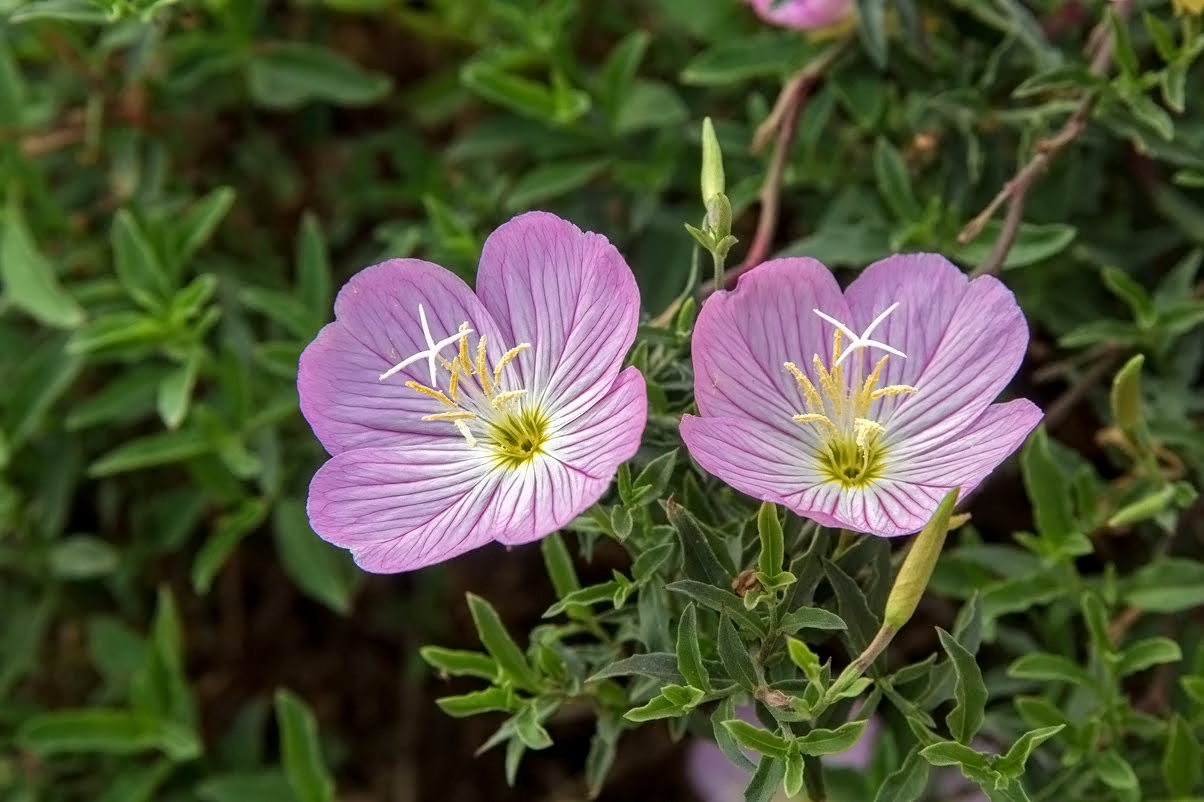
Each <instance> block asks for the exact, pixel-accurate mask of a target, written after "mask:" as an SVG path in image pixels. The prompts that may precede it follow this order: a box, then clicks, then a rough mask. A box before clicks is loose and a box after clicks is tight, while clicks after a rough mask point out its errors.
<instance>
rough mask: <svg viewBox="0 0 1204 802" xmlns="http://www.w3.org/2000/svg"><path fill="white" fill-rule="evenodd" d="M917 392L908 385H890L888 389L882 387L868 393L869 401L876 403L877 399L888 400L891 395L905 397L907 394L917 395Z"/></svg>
mask: <svg viewBox="0 0 1204 802" xmlns="http://www.w3.org/2000/svg"><path fill="white" fill-rule="evenodd" d="M918 392H919V390H917V389H916V388H914V387H912V386H911V385H910V384H892V385H890V386H889V387H883V388H881V389H879V390H875V391H874V392H872V393H870V400H871V401H877V400H878V399H879V398H889V397H890V396H892V395H905V394H907V393H918Z"/></svg>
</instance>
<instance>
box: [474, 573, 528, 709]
mask: <svg viewBox="0 0 1204 802" xmlns="http://www.w3.org/2000/svg"><path fill="white" fill-rule="evenodd" d="M467 598H468V609H469V612H470V613H472V621H473V624H475V625H476V628H477V635H478V636H479V637H480V639H481V643H482V645H484V647H485V651H487V652H489V654H491V655H493V659H494V660H497V664H498V666H499V667H500V668H501V670H502V673H503V674H505V675H506V676H507V677H508V678H509V679H510V681H511V682H513V683H514V684H515V685H517V686H518V687H520V688H523V689H524V690H535V689H536V688H537V687H538V686H539V677H538V675H536V673H535V671H534V670H533V669H532V668H531V664H530V663H528V662H527V657H526V655H524V654H523V651H522V649H520V648H518V644H517V643H515V642H514V639H513V638H511V637H510V633H509V632H507V631H506V627H505V625H504V624H502V619H501V618H500V617H499V616H498V614H497V611H496V610H494V609H493V606H492V605H490V604H489V602H487V601H485V600H484V599H482V598H481V597H480V596H477V595H474V594H472V593H469V594H468V596H467Z"/></svg>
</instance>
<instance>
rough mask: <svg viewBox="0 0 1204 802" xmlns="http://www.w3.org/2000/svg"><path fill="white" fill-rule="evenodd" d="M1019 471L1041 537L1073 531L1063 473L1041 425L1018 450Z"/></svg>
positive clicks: (1060, 537) (1058, 537)
mask: <svg viewBox="0 0 1204 802" xmlns="http://www.w3.org/2000/svg"><path fill="white" fill-rule="evenodd" d="M1020 470H1021V473H1022V474H1023V476H1024V487H1025V489H1026V490H1027V491H1028V497H1029V499H1031V500H1032V503H1033V514H1034V517H1035V518H1036V524H1037V532H1038V533H1039V534H1040V535H1041V537H1043V538H1048V539H1050V540H1051V541H1055V542H1058V541H1064V540H1065V539H1067V538H1068V537H1070V536H1071V535H1072V534H1074V533H1075V532H1077V531H1078V528H1077V526H1076V525H1075V521H1074V511H1073V509H1072V508H1071V494H1070V488H1069V486H1068V485H1067V480H1066V474H1065V472H1064V471H1063V470H1062V468H1061V466H1060V465H1059V464H1058V463H1057V461H1056V460H1055V459H1054V456H1053V452H1052V451H1051V449H1050V446H1049V436H1048V435H1047V434H1046V432H1045V427H1044V426H1039V427H1037V429H1036V430H1035V431H1034V432H1033V433H1032V435H1030V436H1029V439H1028V442H1027V443H1026V444H1025V446H1024V449H1023V451H1021V452H1020Z"/></svg>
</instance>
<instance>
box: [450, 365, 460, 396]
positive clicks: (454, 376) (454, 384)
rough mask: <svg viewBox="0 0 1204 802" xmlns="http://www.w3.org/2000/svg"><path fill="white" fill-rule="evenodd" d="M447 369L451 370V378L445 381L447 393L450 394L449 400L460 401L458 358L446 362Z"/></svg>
mask: <svg viewBox="0 0 1204 802" xmlns="http://www.w3.org/2000/svg"><path fill="white" fill-rule="evenodd" d="M448 370H449V371H451V378H450V379H448V381H447V394H448V395H449V396H451V400H452V401H453V402H454V403H456V404H459V403H460V393H459V390H460V360H458V359H457V360H456V361H455V362H450V363H448Z"/></svg>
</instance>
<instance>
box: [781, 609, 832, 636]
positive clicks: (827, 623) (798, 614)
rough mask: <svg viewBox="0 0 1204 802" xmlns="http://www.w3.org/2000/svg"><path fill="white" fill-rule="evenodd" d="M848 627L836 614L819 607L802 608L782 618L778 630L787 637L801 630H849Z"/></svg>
mask: <svg viewBox="0 0 1204 802" xmlns="http://www.w3.org/2000/svg"><path fill="white" fill-rule="evenodd" d="M847 628H848V627H847V625H846V624H845V622H844V619H842V618H841V617H840V616H838V615H837V614H836V613H832V612H829V611H827V610H823V609H821V608H819V607H800V608H798V609H797V610H791V611H790V612H788V613H786V615H784V616H782V619H781V620H780V621H779V622H778V629H779V630H781V631H782V632H784V633H786V634H787V635H793V634H794V633H796V632H798V631H799V630H800V629H835V630H841V629H847Z"/></svg>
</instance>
